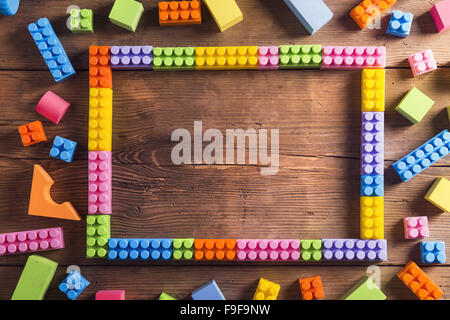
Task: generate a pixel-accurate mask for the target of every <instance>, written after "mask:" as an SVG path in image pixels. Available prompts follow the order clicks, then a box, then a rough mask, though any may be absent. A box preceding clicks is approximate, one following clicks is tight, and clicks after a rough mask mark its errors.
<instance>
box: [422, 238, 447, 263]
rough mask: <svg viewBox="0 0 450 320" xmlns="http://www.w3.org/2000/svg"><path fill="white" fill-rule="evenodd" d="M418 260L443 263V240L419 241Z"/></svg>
mask: <svg viewBox="0 0 450 320" xmlns="http://www.w3.org/2000/svg"><path fill="white" fill-rule="evenodd" d="M420 258H421V259H420V260H421V261H422V263H445V260H446V257H445V242H444V241H423V242H421V243H420Z"/></svg>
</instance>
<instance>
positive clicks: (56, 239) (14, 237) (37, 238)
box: [0, 228, 64, 256]
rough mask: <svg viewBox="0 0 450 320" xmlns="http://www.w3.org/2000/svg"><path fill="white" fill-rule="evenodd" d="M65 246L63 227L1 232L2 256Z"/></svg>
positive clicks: (0, 253) (0, 249)
mask: <svg viewBox="0 0 450 320" xmlns="http://www.w3.org/2000/svg"><path fill="white" fill-rule="evenodd" d="M62 248H64V234H63V229H62V228H49V229H39V230H30V231H20V232H12V233H2V234H0V256H3V255H7V254H15V253H30V252H37V251H47V250H56V249H62Z"/></svg>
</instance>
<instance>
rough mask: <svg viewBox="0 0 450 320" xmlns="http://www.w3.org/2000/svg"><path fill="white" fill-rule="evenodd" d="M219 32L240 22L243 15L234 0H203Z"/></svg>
mask: <svg viewBox="0 0 450 320" xmlns="http://www.w3.org/2000/svg"><path fill="white" fill-rule="evenodd" d="M204 2H205V4H206V6H207V7H208V10H209V12H210V13H211V15H212V16H213V18H214V21H215V22H216V24H217V26H218V27H219V29H220V32H224V31H225V30H227V29H229V28H231V27H232V26H234V25H235V24H237V23H239V22H241V21H242V20H243V19H244V17H243V15H242V11H241V9H239V7H238V5H237V4H236V1H234V0H204Z"/></svg>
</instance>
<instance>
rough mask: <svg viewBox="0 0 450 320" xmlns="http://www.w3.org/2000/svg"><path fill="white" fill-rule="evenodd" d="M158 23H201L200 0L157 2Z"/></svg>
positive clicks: (166, 24)
mask: <svg viewBox="0 0 450 320" xmlns="http://www.w3.org/2000/svg"><path fill="white" fill-rule="evenodd" d="M158 10H159V25H160V26H179V25H187V24H201V23H202V13H201V5H200V1H197V0H191V1H161V2H159V3H158Z"/></svg>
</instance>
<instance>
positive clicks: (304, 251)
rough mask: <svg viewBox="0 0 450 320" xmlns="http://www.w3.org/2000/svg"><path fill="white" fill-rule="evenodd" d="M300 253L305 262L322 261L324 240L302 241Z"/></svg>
mask: <svg viewBox="0 0 450 320" xmlns="http://www.w3.org/2000/svg"><path fill="white" fill-rule="evenodd" d="M300 252H301V258H302V260H303V261H321V260H322V240H300Z"/></svg>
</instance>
